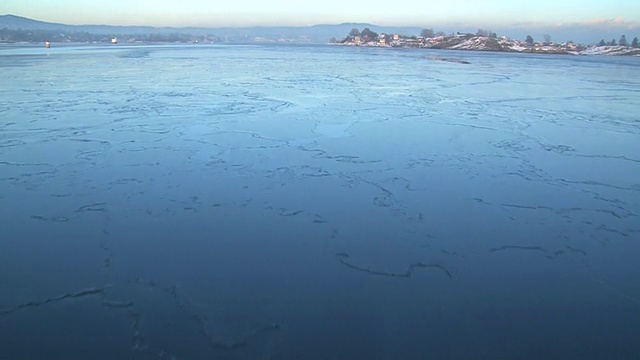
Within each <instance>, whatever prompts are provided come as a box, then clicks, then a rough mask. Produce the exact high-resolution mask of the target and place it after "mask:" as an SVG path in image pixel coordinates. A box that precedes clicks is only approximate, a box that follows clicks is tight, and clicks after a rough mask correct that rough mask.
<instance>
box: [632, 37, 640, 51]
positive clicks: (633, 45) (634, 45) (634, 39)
mask: <svg viewBox="0 0 640 360" xmlns="http://www.w3.org/2000/svg"><path fill="white" fill-rule="evenodd" d="M631 47H632V48H638V47H640V45H638V37H637V36H636V37H634V38H633V40H632V41H631Z"/></svg>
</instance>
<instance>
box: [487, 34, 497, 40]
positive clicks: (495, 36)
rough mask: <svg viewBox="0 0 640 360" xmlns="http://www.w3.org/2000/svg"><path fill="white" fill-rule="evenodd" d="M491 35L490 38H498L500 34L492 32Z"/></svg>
mask: <svg viewBox="0 0 640 360" xmlns="http://www.w3.org/2000/svg"><path fill="white" fill-rule="evenodd" d="M489 37H490V38H494V39H497V38H498V34H496V33H491V34H490V35H489Z"/></svg>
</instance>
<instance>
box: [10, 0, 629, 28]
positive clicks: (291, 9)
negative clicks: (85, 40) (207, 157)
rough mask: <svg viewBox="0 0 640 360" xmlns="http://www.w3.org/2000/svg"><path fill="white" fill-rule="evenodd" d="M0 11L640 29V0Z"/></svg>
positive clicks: (236, 22) (36, 2)
mask: <svg viewBox="0 0 640 360" xmlns="http://www.w3.org/2000/svg"><path fill="white" fill-rule="evenodd" d="M0 14H14V15H20V16H25V17H30V18H34V19H37V20H43V21H50V22H61V23H67V24H109V25H154V26H249V25H313V24H320V23H324V24H327V23H332V24H334V23H342V22H368V23H376V24H380V25H411V26H432V27H437V26H438V25H445V24H448V25H456V24H459V25H468V26H477V27H482V26H484V27H491V26H512V25H517V24H523V23H525V24H528V25H531V26H533V25H543V26H545V25H546V26H558V25H560V24H568V23H587V22H605V21H608V22H612V20H613V19H615V20H614V21H613V22H615V23H617V25H621V26H623V27H624V26H629V27H631V26H637V24H638V23H639V22H640V2H639V1H638V0H607V1H604V0H600V1H594V0H538V1H530V2H525V1H503V0H441V1H430V0H422V1H417V0H391V1H389V0H385V1H379V0H323V1H314V2H312V3H307V2H303V1H299V0H272V1H261V0H235V1H233V0H232V1H220V0H217V1H216V0H213V1H212V0H179V1H178V0H106V1H105V0H100V1H99V0H0Z"/></svg>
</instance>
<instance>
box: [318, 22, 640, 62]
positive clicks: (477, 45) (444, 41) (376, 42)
mask: <svg viewBox="0 0 640 360" xmlns="http://www.w3.org/2000/svg"><path fill="white" fill-rule="evenodd" d="M331 42H332V43H334V44H338V45H347V46H372V47H401V48H423V49H448V50H475V51H498V52H519V53H539V54H567V55H626V56H640V45H639V44H638V37H634V38H633V40H631V41H630V42H629V41H628V40H627V37H626V35H622V36H621V37H620V39H619V40H618V41H616V40H615V39H612V40H611V41H609V42H606V41H605V40H604V39H603V40H601V41H600V43H598V44H593V45H581V44H574V43H573V42H572V41H568V42H561V43H557V42H554V41H552V40H551V36H549V35H546V36H545V39H544V40H543V41H536V40H535V39H534V38H533V37H531V36H530V35H529V36H527V38H526V39H524V40H515V39H509V38H507V37H506V36H500V37H498V35H497V34H496V33H493V32H491V31H488V30H484V29H479V30H478V31H477V32H476V33H475V34H471V33H460V32H457V33H453V34H449V35H446V34H444V33H442V32H434V31H433V30H432V29H424V30H422V31H421V33H420V35H419V36H405V35H400V34H384V33H380V34H378V33H376V32H374V31H372V30H370V29H369V28H364V29H363V30H362V31H360V30H358V29H355V28H354V29H352V30H351V32H350V33H349V35H347V37H345V38H344V39H343V40H336V39H335V38H334V39H332V41H331Z"/></svg>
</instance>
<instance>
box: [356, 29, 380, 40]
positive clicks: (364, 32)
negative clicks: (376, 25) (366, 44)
mask: <svg viewBox="0 0 640 360" xmlns="http://www.w3.org/2000/svg"><path fill="white" fill-rule="evenodd" d="M360 36H362V37H366V38H369V39H375V38H377V37H378V33H377V32H374V31H371V29H369V28H364V29H363V30H362V32H361V33H360Z"/></svg>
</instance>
